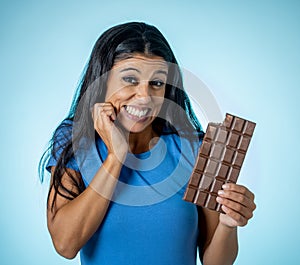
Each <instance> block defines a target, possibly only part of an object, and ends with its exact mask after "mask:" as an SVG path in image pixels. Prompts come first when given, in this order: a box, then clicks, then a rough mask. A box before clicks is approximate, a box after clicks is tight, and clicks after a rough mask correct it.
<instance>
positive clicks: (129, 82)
mask: <svg viewBox="0 0 300 265" xmlns="http://www.w3.org/2000/svg"><path fill="white" fill-rule="evenodd" d="M167 72H168V66H167V64H166V62H165V61H164V60H163V59H162V58H160V57H154V56H152V57H149V56H145V55H141V54H138V55H135V56H133V57H132V58H129V59H125V60H121V61H119V62H116V63H115V65H114V67H113V69H112V71H111V72H110V74H109V78H108V82H107V93H106V97H105V102H104V103H97V104H95V106H94V108H93V110H92V117H93V120H94V128H95V130H96V131H97V133H98V134H99V136H100V137H101V139H102V140H103V141H104V143H105V144H106V146H107V149H108V156H107V158H106V160H105V161H104V162H103V164H102V166H101V167H100V168H99V170H98V172H97V173H96V175H95V176H94V178H93V180H92V181H91V183H90V185H89V186H88V187H87V188H86V189H85V190H84V191H83V192H82V193H81V194H80V195H79V196H77V197H76V198H75V199H73V200H71V201H70V200H67V199H65V198H63V197H62V196H60V195H57V198H56V200H55V206H54V209H53V210H51V207H48V210H47V220H48V229H49V231H50V234H51V237H52V241H53V244H54V247H55V248H56V250H57V252H58V253H59V254H60V255H62V256H64V257H66V258H70V259H71V258H74V257H75V256H76V254H77V253H78V251H79V250H80V249H81V248H82V247H83V246H84V244H85V243H86V242H87V241H88V240H89V238H90V237H91V236H92V235H93V234H94V233H95V232H96V230H97V229H98V227H99V225H100V224H101V223H102V220H103V218H104V216H105V214H106V211H107V208H108V206H109V203H110V198H111V196H112V194H113V192H114V189H115V185H116V183H117V180H118V178H119V174H120V171H121V168H122V162H123V160H124V159H125V157H126V154H127V152H133V153H141V152H145V151H147V150H149V149H150V148H152V146H153V145H154V144H155V141H151V140H153V139H157V137H158V135H157V134H156V133H155V132H154V130H153V129H152V122H153V120H154V119H155V117H156V116H157V115H158V113H159V111H160V109H161V105H162V103H163V99H164V93H165V83H166V80H167ZM116 125H117V126H116ZM53 170H54V168H52V172H53ZM69 173H70V174H72V176H73V177H74V178H76V179H80V178H81V176H80V174H79V173H78V172H75V171H73V170H69ZM62 182H63V184H64V185H65V186H67V187H68V188H70V189H73V190H74V191H76V188H75V187H74V186H73V184H72V181H71V180H70V178H69V177H68V175H67V174H64V175H63V178H62ZM61 192H62V193H63V192H64V191H61ZM76 192H78V191H76ZM78 193H79V192H78ZM53 198H54V191H53V190H51V192H50V197H49V205H51V202H52V201H53ZM217 200H218V201H219V202H220V203H221V204H222V205H223V206H222V209H223V210H224V212H225V214H218V213H217V212H214V211H210V210H207V209H202V208H199V209H198V210H199V229H200V230H201V234H202V235H203V236H202V237H201V242H200V245H201V249H200V258H201V259H202V260H203V264H206V265H213V264H222V265H224V264H232V263H233V261H234V260H235V258H236V256H237V251H238V242H237V227H238V226H244V225H246V224H247V222H248V220H249V219H250V218H251V217H252V215H253V211H254V209H255V203H254V195H253V193H252V192H250V191H249V190H248V189H247V188H246V187H244V186H241V185H237V184H228V185H227V186H224V187H223V189H222V190H221V191H220V192H219V197H218V199H217Z"/></svg>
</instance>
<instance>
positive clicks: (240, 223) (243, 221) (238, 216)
mask: <svg viewBox="0 0 300 265" xmlns="http://www.w3.org/2000/svg"><path fill="white" fill-rule="evenodd" d="M222 210H223V211H224V213H225V214H226V215H228V216H229V217H231V218H232V219H233V220H234V221H235V222H236V225H237V226H245V225H246V224H247V223H248V219H247V218H245V217H244V216H243V215H241V214H240V213H238V212H236V211H234V210H233V209H231V208H229V207H227V206H225V205H222Z"/></svg>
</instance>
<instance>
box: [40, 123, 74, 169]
mask: <svg viewBox="0 0 300 265" xmlns="http://www.w3.org/2000/svg"><path fill="white" fill-rule="evenodd" d="M71 139H72V122H71V121H64V122H63V123H62V124H61V125H60V126H59V127H58V129H57V130H56V132H55V133H54V137H53V145H52V148H51V155H50V157H49V160H48V162H47V164H46V170H47V171H48V172H51V167H53V166H56V165H57V161H58V160H59V158H60V156H61V154H62V152H63V150H64V149H65V148H66V144H67V143H68V142H69V141H70V140H71ZM66 167H67V168H70V169H73V170H75V171H79V167H78V165H77V163H76V160H75V158H74V156H72V157H71V158H70V159H69V161H67V164H66Z"/></svg>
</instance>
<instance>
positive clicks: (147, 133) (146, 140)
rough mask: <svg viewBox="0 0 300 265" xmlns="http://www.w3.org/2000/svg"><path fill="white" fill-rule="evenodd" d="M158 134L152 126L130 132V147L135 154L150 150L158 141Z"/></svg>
mask: <svg viewBox="0 0 300 265" xmlns="http://www.w3.org/2000/svg"><path fill="white" fill-rule="evenodd" d="M158 139H159V138H158V134H157V133H156V132H154V130H153V129H152V126H148V127H147V128H146V129H145V130H144V131H142V132H138V133H130V134H129V148H130V152H132V153H133V154H139V153H144V152H147V151H149V150H150V149H151V148H152V147H153V146H154V145H155V144H156V143H157V141H158Z"/></svg>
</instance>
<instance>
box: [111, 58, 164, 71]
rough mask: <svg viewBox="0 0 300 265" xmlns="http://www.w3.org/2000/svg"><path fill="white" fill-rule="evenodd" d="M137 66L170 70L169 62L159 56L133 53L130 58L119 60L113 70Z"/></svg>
mask: <svg viewBox="0 0 300 265" xmlns="http://www.w3.org/2000/svg"><path fill="white" fill-rule="evenodd" d="M130 67H133V68H137V69H139V70H143V69H144V70H151V69H153V70H165V71H167V70H168V63H167V62H166V61H165V60H164V59H163V58H162V57H159V56H144V55H133V56H131V57H129V58H126V59H123V60H119V61H117V62H116V63H115V64H114V66H113V68H112V69H113V70H118V69H120V70H122V69H124V68H130Z"/></svg>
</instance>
